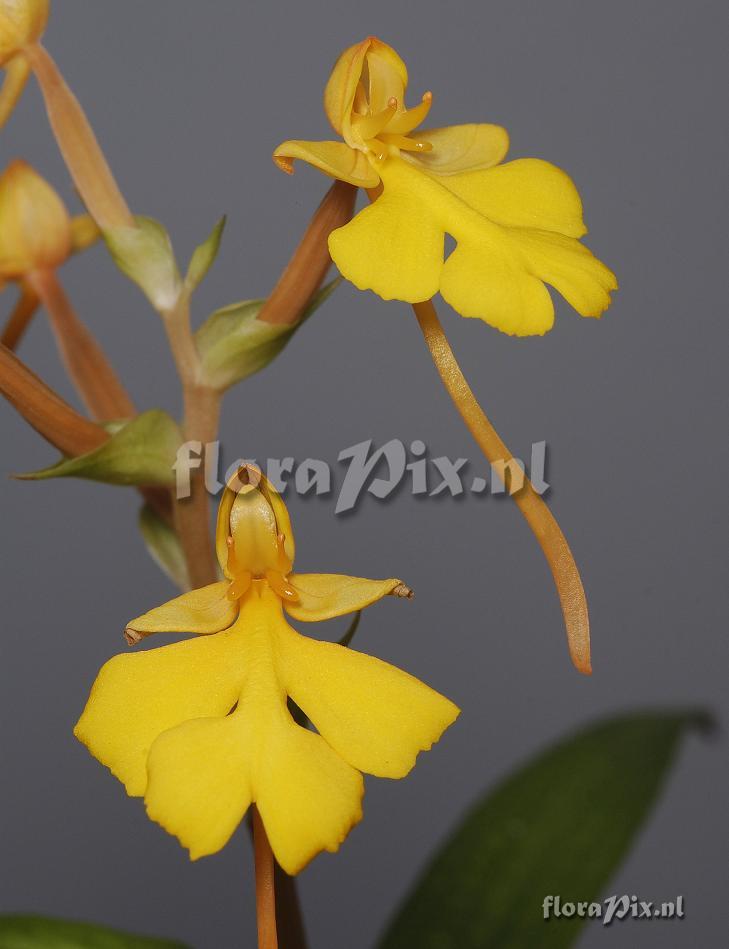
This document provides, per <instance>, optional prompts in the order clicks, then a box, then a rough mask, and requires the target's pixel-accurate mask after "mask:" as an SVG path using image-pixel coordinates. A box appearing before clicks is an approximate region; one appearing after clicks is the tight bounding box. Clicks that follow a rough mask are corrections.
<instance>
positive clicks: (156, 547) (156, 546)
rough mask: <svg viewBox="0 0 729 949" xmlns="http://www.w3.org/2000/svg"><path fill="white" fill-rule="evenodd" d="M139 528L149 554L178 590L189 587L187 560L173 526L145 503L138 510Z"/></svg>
mask: <svg viewBox="0 0 729 949" xmlns="http://www.w3.org/2000/svg"><path fill="white" fill-rule="evenodd" d="M139 530H140V531H141V534H142V537H143V538H144V543H145V544H146V545H147V550H148V551H149V553H150V556H151V557H152V559H153V560H154V562H155V563H156V564H157V566H158V567H159V568H160V570H161V571H162V572H163V573H165V574H166V575H167V576H168V577H169V578H170V580H172V582H173V583H174V584H176V585H177V586H178V587H179V588H180V590H189V589H190V579H189V577H188V574H187V561H186V560H185V554H184V553H183V550H182V545H181V544H180V538H179V537H178V536H177V533H176V532H175V531H174V530H173V528H172V527H171V526H170V525H169V524H168V523H167V522H166V521H164V520H163V519H162V518H161V517H160V516H159V514H158V513H157V512H156V511H155V510H154V508H151V507H150V506H149V505H148V504H145V505H144V507H143V508H142V510H141V511H140V512H139Z"/></svg>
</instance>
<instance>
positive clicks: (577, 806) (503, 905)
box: [379, 711, 707, 949]
mask: <svg viewBox="0 0 729 949" xmlns="http://www.w3.org/2000/svg"><path fill="white" fill-rule="evenodd" d="M706 724H707V717H706V716H705V715H702V714H699V713H696V712H688V711H683V712H681V711H677V712H666V713H658V712H656V713H645V714H635V715H629V716H624V717H621V718H617V719H612V720H609V721H607V722H603V723H600V724H598V725H596V726H594V727H592V728H589V729H588V730H586V731H583V732H581V733H580V734H578V735H576V736H574V737H572V738H569V739H567V740H566V741H563V742H561V743H560V744H558V745H557V746H555V747H554V748H551V749H549V750H548V751H547V752H545V753H544V754H542V755H541V756H540V757H538V758H537V759H536V760H534V761H532V762H529V763H528V764H527V765H526V766H525V767H523V768H521V769H520V770H519V771H517V772H516V773H515V774H514V775H512V776H511V777H510V778H509V779H507V780H506V781H505V782H504V783H503V784H501V785H500V786H499V787H497V788H496V790H495V791H492V792H491V793H490V794H488V795H487V796H486V797H485V798H484V799H483V800H482V801H480V802H479V803H478V804H477V805H476V807H475V808H474V809H473V810H472V811H471V813H470V814H469V815H468V816H467V817H466V819H465V821H464V822H463V823H462V824H461V825H460V827H458V828H457V829H456V831H455V833H454V834H453V835H452V836H451V837H450V839H449V840H448V841H447V843H446V844H445V846H444V847H443V848H442V849H441V850H440V851H439V852H438V853H437V854H436V856H435V858H434V860H433V861H432V863H431V864H430V866H429V867H428V868H427V869H426V871H425V872H424V874H423V875H422V877H421V879H420V880H419V881H418V882H417V884H416V886H415V887H414V889H413V891H412V892H411V893H410V895H409V896H408V897H407V899H406V901H405V903H404V905H403V906H402V908H401V909H400V910H399V911H398V913H397V914H396V917H395V919H394V920H393V922H392V923H391V925H390V927H389V929H388V930H387V932H386V934H385V936H384V938H383V939H382V941H381V942H380V944H379V946H380V949H565V947H567V946H572V945H574V942H575V940H576V938H577V936H578V933H579V930H580V927H581V926H582V925H583V923H584V920H583V919H580V918H578V917H576V916H575V917H572V918H571V919H567V918H559V919H551V920H549V921H545V920H544V918H543V909H542V903H543V900H544V898H545V896H548V895H554V896H557V895H558V896H560V897H561V899H562V901H563V903H564V901H572V902H575V903H576V902H578V901H588V902H591V901H593V900H597V899H598V898H599V897H600V896H601V894H602V892H603V888H604V887H605V886H606V884H607V883H608V881H609V880H610V877H611V876H612V874H613V873H614V871H615V870H616V869H617V867H618V866H619V865H620V863H621V861H622V860H623V858H624V857H625V856H626V854H627V853H628V851H629V850H630V847H631V844H632V843H633V841H634V839H635V836H636V834H637V832H638V830H639V829H640V827H641V825H642V824H643V822H644V821H645V819H646V818H647V816H648V814H649V812H650V810H651V807H652V805H653V803H654V801H655V800H656V797H657V795H658V793H659V791H660V789H661V785H662V784H663V781H664V779H665V777H666V775H667V773H668V771H669V769H670V767H671V764H672V762H673V758H674V755H675V753H676V750H677V748H678V743H679V740H680V738H681V736H682V735H683V733H684V732H685V731H686V730H687V729H688V728H691V727H696V726H703V725H706ZM666 856H667V858H668V854H667V855H666ZM679 856H680V855H679V854H676V855H675V857H676V858H677V859H678V858H679Z"/></svg>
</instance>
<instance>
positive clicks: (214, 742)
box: [144, 714, 251, 860]
mask: <svg viewBox="0 0 729 949" xmlns="http://www.w3.org/2000/svg"><path fill="white" fill-rule="evenodd" d="M248 739H249V736H248V735H247V733H246V732H245V730H243V729H242V728H241V722H240V721H239V718H238V715H237V714H233V715H228V716H227V717H226V718H217V719H214V718H202V719H201V718H198V719H197V720H195V721H189V722H185V723H184V724H183V725H179V726H178V727H177V728H173V729H171V730H170V731H167V732H165V733H164V734H162V735H160V736H159V738H157V740H156V741H155V742H154V744H153V745H152V749H151V751H150V754H149V760H148V772H149V783H148V785H147V790H146V793H145V795H144V799H145V804H146V806H147V814H148V815H149V817H150V818H151V819H152V820H154V821H156V822H157V823H158V824H161V825H162V827H164V829H165V830H166V831H167V832H168V833H170V834H173V835H174V836H175V837H177V839H178V840H179V841H180V843H181V844H182V845H183V846H184V847H187V849H188V850H189V851H190V857H191V859H192V860H197V859H198V858H199V857H205V856H208V855H209V854H211V853H216V852H217V851H218V850H220V849H221V848H222V847H224V846H225V844H226V843H227V842H228V840H229V839H230V837H231V835H232V834H233V832H234V831H235V829H236V827H237V826H238V824H239V823H240V822H241V820H242V819H243V816H244V814H245V812H246V811H247V810H248V807H249V805H250V803H251V786H250V746H249V741H248Z"/></svg>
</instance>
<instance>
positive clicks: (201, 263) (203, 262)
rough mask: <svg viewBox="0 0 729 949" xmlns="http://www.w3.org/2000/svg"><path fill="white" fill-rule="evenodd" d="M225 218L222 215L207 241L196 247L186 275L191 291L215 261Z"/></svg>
mask: <svg viewBox="0 0 729 949" xmlns="http://www.w3.org/2000/svg"><path fill="white" fill-rule="evenodd" d="M225 220H226V219H225V216H223V217H221V219H220V220H219V221H218V223H217V224H216V225H215V227H214V228H213V230H212V231H211V233H210V236H209V237H208V239H207V240H206V241H205V243H204V244H200V246H199V247H196V248H195V252H194V253H193V255H192V257H191V259H190V266H189V267H188V268H187V276H186V277H185V285H186V286H187V289H188V292H190V293H192V291H193V290H194V289H195V288H196V287H198V286H199V285H200V284H201V283H202V281H203V280H204V279H205V276H206V275H207V272H208V270H210V268H211V267H212V266H213V264H214V263H215V258H216V257H217V256H218V251H219V250H220V242H221V240H222V239H223V231H224V230H225Z"/></svg>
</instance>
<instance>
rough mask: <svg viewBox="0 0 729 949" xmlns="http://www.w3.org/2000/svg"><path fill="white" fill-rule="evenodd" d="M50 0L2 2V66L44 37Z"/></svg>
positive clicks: (0, 36)
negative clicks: (25, 47)
mask: <svg viewBox="0 0 729 949" xmlns="http://www.w3.org/2000/svg"><path fill="white" fill-rule="evenodd" d="M49 7H50V0H0V66H3V65H4V64H5V63H6V62H7V61H8V60H9V59H10V58H11V57H12V56H13V55H14V54H15V53H17V52H18V51H19V50H21V49H22V48H23V47H24V46H27V45H28V44H29V43H35V42H36V41H37V40H39V39H40V38H41V36H42V35H43V31H44V30H45V28H46V23H47V22H48V14H49Z"/></svg>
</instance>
